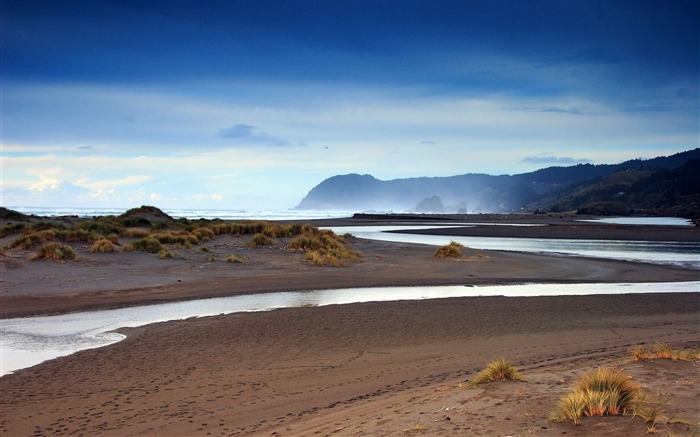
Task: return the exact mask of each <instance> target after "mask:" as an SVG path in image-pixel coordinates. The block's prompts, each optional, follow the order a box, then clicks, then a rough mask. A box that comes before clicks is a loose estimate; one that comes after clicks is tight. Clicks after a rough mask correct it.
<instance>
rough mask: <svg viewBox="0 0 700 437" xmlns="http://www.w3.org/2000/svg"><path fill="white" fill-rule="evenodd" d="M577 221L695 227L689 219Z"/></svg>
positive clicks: (617, 218)
mask: <svg viewBox="0 0 700 437" xmlns="http://www.w3.org/2000/svg"><path fill="white" fill-rule="evenodd" d="M577 221H579V222H593V223H609V224H614V225H656V226H695V225H694V224H693V222H691V221H690V220H689V219H685V218H681V217H606V218H598V219H590V220H577Z"/></svg>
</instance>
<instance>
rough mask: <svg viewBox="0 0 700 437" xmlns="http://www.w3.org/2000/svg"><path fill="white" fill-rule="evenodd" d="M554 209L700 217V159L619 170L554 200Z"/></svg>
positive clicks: (552, 205) (552, 206)
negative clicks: (678, 164)
mask: <svg viewBox="0 0 700 437" xmlns="http://www.w3.org/2000/svg"><path fill="white" fill-rule="evenodd" d="M549 209H550V210H552V211H570V210H576V211H577V213H579V214H596V215H629V214H635V213H636V214H651V215H667V216H682V217H689V218H697V217H700V160H698V159H691V160H689V161H687V162H686V163H685V164H683V165H682V166H681V167H679V168H674V169H661V170H644V169H626V170H621V171H618V172H615V173H613V174H611V175H609V176H607V177H605V178H603V180H601V181H600V182H597V183H593V184H590V185H586V186H583V187H581V188H579V189H578V190H576V191H575V192H573V193H572V194H570V195H563V196H561V197H559V198H558V199H557V200H556V201H555V202H553V203H552V204H551V205H550V207H549Z"/></svg>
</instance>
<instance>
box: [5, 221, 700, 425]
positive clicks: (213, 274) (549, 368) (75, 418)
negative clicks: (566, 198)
mask: <svg viewBox="0 0 700 437" xmlns="http://www.w3.org/2000/svg"><path fill="white" fill-rule="evenodd" d="M499 219H500V218H499ZM539 219H540V218H538V220H539ZM553 220H554V219H553ZM556 220H560V219H556ZM327 223H328V222H327V221H315V224H318V225H321V226H328V224H327ZM333 223H343V224H347V223H348V220H335V221H333ZM353 224H356V223H353ZM598 226H599V225H590V226H589V227H588V229H589V231H591V232H593V231H594V230H595V232H598V231H597V230H600V229H607V228H601V227H598ZM491 228H495V227H494V226H491ZM634 229H636V232H637V233H640V234H641V235H642V236H643V230H642V231H640V228H639V227H635V228H634ZM696 232H697V231H696ZM531 235H534V234H531ZM579 235H583V234H579ZM609 235H612V234H609ZM249 238H250V237H242V236H232V235H221V236H217V237H216V238H214V239H213V240H211V241H207V242H206V243H205V244H206V247H207V250H206V251H202V250H200V249H199V247H197V248H192V249H187V248H173V252H174V254H175V256H174V257H173V258H172V259H160V258H159V257H158V256H157V255H153V254H148V253H140V252H125V251H122V250H120V251H117V252H114V253H107V254H92V253H89V252H88V250H87V248H88V246H87V245H86V244H85V243H74V244H73V245H74V247H75V249H76V251H78V252H79V254H80V256H79V259H78V260H77V261H66V262H63V263H57V262H51V261H28V257H29V256H30V255H31V253H30V252H29V251H15V252H13V256H12V257H11V258H7V259H3V262H2V263H1V264H0V269H2V271H0V273H2V277H1V280H2V290H1V294H0V302H1V303H2V305H0V317H3V318H6V317H9V316H14V315H23V316H26V315H30V314H48V313H62V312H68V311H73V310H77V309H88V308H108V307H115V306H126V305H134V304H145V303H157V302H171V301H174V300H184V299H198V298H203V297H216V296H233V295H241V294H250V293H257V292H274V291H299V290H312V289H335V288H350V287H363V286H403V285H406V286H410V285H431V284H434V285H488V284H505V283H522V282H539V283H560V284H563V285H562V286H566V284H571V283H594V284H595V283H610V282H618V283H619V282H637V283H638V282H678V281H693V282H695V281H698V271H697V270H693V269H687V268H682V267H674V266H667V265H657V264H647V263H635V262H628V261H615V260H605V259H596V258H583V257H568V256H567V257H565V256H551V255H539V254H529V253H517V252H498V251H487V250H475V249H469V248H465V249H464V250H463V253H464V254H465V255H466V257H465V258H461V259H437V258H434V257H433V254H434V252H435V247H432V246H426V245H419V244H408V243H389V242H382V241H373V240H363V239H359V238H348V239H347V241H346V244H347V246H348V248H350V249H351V250H353V251H356V252H358V253H359V254H360V256H361V259H360V261H359V262H356V263H353V264H351V265H349V266H346V267H340V268H334V267H319V266H312V265H310V264H309V263H308V261H306V260H305V259H304V254H303V253H301V252H298V251H290V250H287V249H286V244H287V240H284V239H278V242H279V244H278V245H277V246H271V247H262V248H248V247H247V243H248V240H249ZM230 253H236V254H240V255H241V256H242V257H245V259H246V263H244V264H231V263H226V262H223V261H222V260H223V259H225V257H226V256H227V255H228V254H230ZM212 258H213V259H214V261H212ZM699 297H700V291H698V292H687V293H648V294H647V293H643V294H608V295H601V294H598V295H586V296H539V297H503V296H490V297H484V296H482V297H463V298H441V299H428V300H420V301H410V300H406V301H389V302H365V303H359V304H343V305H328V306H318V307H315V306H312V307H302V308H286V309H278V310H274V311H263V312H255V313H235V314H229V315H219V316H211V317H203V318H191V319H187V320H179V321H170V322H162V323H155V324H150V325H145V326H142V327H138V328H126V329H120V330H119V332H121V333H124V334H126V335H127V337H126V339H124V340H123V341H120V342H118V343H115V344H112V345H109V346H106V347H102V348H98V349H90V350H84V351H81V352H77V353H75V354H73V355H70V356H67V357H61V358H58V359H53V360H50V361H47V362H44V363H42V364H39V365H36V366H33V367H30V368H27V369H22V370H19V371H17V372H15V373H12V374H9V375H5V376H2V377H0V411H2V412H3V414H2V418H1V419H0V433H2V434H3V435H12V436H15V435H17V436H24V435H27V436H29V435H34V436H39V435H56V436H61V435H66V436H68V435H77V434H84V435H100V436H124V435H134V436H137V435H149V436H150V435H174V436H189V435H203V434H207V433H210V434H212V435H226V436H244V435H246V436H247V435H253V436H258V435H260V436H263V435H264V436H270V435H275V436H316V435H328V436H330V435H356V436H368V437H369V436H372V437H375V436H405V435H421V434H427V435H435V436H452V435H459V434H462V435H489V436H490V435H517V434H533V433H534V434H536V435H540V436H555V435H561V434H562V433H567V434H571V433H574V432H575V434H576V435H579V436H601V435H604V436H608V435H609V436H613V435H620V433H623V434H625V435H646V425H645V424H644V421H643V419H641V418H635V419H634V420H631V419H630V417H611V418H600V419H599V418H595V419H594V418H589V419H590V420H589V419H586V420H584V421H583V424H582V425H581V426H579V427H574V426H573V425H572V424H571V423H570V422H564V423H552V422H550V421H548V420H547V415H548V413H549V411H551V409H553V408H554V406H555V405H556V403H557V400H558V399H559V397H561V396H562V395H563V394H565V392H566V390H567V389H568V387H569V386H570V385H572V384H573V382H574V381H575V380H576V379H577V378H578V377H580V375H581V374H582V372H585V371H587V370H590V369H592V368H596V367H599V366H610V365H612V366H616V367H622V368H623V369H624V370H625V371H626V372H629V373H630V374H631V375H632V376H633V377H634V378H635V379H637V380H639V381H640V382H641V383H643V384H645V385H646V386H648V387H649V391H650V393H651V399H652V400H653V401H655V400H656V399H657V397H656V395H655V394H654V393H658V392H661V391H663V392H664V396H665V399H667V400H669V401H668V404H667V406H665V407H664V409H665V410H664V411H665V412H667V413H665V414H667V416H668V417H673V418H675V419H674V421H671V420H670V419H667V420H666V422H664V423H663V427H664V428H663V429H665V430H667V431H668V433H669V434H670V433H672V432H673V433H675V434H679V433H680V434H681V435H682V433H683V432H685V431H688V430H690V432H691V433H692V432H695V433H698V432H700V422H697V421H693V420H694V419H693V418H694V417H700V406H698V405H697V399H696V397H695V396H696V393H697V392H698V390H700V382H699V381H697V378H694V377H693V375H695V374H696V373H697V366H698V363H670V362H669V363H662V362H655V363H636V362H633V363H630V362H629V361H627V360H626V358H625V357H626V356H627V354H628V351H629V349H630V348H631V347H633V346H635V345H639V344H654V343H656V342H667V343H668V344H670V345H672V346H673V347H683V348H700V327H699V325H698V317H699V316H700V298H699ZM1 322H2V321H1V320H0V323H1ZM499 356H506V357H507V358H509V359H510V360H512V361H513V362H514V364H515V365H516V366H518V367H519V368H520V369H521V370H522V371H523V372H524V373H525V374H526V377H527V378H528V381H529V382H527V383H512V384H511V383H495V384H494V385H491V386H489V387H484V388H478V389H466V388H465V387H464V384H463V382H464V381H465V380H467V379H469V378H471V377H472V376H473V375H474V374H475V372H477V371H478V370H479V369H480V368H482V367H483V366H484V365H485V363H486V362H487V361H489V360H491V359H495V358H498V357H499ZM679 375H680V376H679ZM678 378H682V379H681V380H680V381H681V383H678V381H679V379H678ZM654 390H655V391H654ZM446 408H447V410H446ZM448 411H449V412H448ZM446 418H447V419H446ZM448 419H449V420H448ZM660 426H661V425H660ZM620 430H622V431H620Z"/></svg>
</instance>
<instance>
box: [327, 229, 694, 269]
mask: <svg viewBox="0 0 700 437" xmlns="http://www.w3.org/2000/svg"><path fill="white" fill-rule="evenodd" d="M453 227H463V226H461V225H460V226H453V225H449V226H439V225H419V226H410V225H399V226H337V227H331V228H329V229H331V230H333V231H334V232H335V233H337V234H340V235H342V234H345V233H350V234H352V235H354V236H356V237H359V238H366V239H372V240H381V241H394V242H401V243H418V244H428V245H431V246H442V245H445V244H449V243H450V241H456V242H458V243H460V244H462V245H464V246H467V247H470V248H472V249H482V250H507V251H515V252H530V253H547V254H561V255H570V256H587V257H594V258H608V259H619V260H626V261H641V262H648V263H654V264H670V265H678V266H683V267H689V268H694V269H700V243H697V242H675V241H622V240H574V239H554V238H503V237H459V236H442V235H419V234H397V233H391V232H387V231H391V230H411V229H416V230H417V229H434V228H453Z"/></svg>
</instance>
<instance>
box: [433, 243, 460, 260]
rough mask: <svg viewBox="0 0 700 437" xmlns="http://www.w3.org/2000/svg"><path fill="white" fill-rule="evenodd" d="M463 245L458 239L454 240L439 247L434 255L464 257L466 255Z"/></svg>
mask: <svg viewBox="0 0 700 437" xmlns="http://www.w3.org/2000/svg"><path fill="white" fill-rule="evenodd" d="M463 247H464V246H462V245H461V244H459V243H457V242H456V241H452V242H450V244H446V245H444V246H442V247H440V248H438V250H437V251H435V255H434V256H435V258H462V257H463V256H464V255H462V250H461V249H462V248H463Z"/></svg>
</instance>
